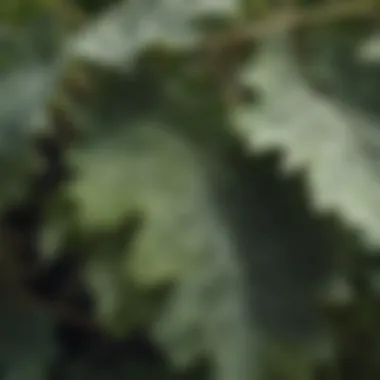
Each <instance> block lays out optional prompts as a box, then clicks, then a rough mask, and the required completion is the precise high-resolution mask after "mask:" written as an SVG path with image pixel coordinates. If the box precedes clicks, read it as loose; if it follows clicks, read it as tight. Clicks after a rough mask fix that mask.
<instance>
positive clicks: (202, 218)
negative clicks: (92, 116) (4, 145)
mask: <svg viewBox="0 0 380 380" xmlns="http://www.w3.org/2000/svg"><path fill="white" fill-rule="evenodd" d="M70 161H71V163H72V164H73V166H74V168H75V167H76V168H77V169H78V176H77V177H76V178H77V180H76V181H74V182H73V183H72V184H71V185H69V186H68V189H67V190H68V192H69V194H70V195H71V196H72V197H73V198H74V199H75V200H76V202H77V204H78V207H79V217H80V218H79V224H80V225H81V226H83V228H84V229H85V230H86V229H88V230H91V229H93V228H96V227H97V228H102V227H106V226H110V225H117V224H118V223H119V222H120V220H121V219H122V218H123V216H125V215H128V212H133V211H135V210H137V211H142V212H143V215H144V217H145V220H144V224H143V227H142V230H141V231H140V232H139V234H138V236H137V237H136V239H135V242H134V244H133V245H132V247H131V252H129V253H128V257H127V258H126V259H125V263H124V265H125V266H124V268H125V276H129V277H130V278H131V279H132V280H133V282H134V283H135V284H136V285H137V286H138V287H139V288H142V289H144V288H147V289H153V288H154V287H156V286H159V285H160V284H165V283H166V282H167V281H174V282H175V286H174V289H173V293H172V294H171V295H170V296H169V298H168V299H167V301H165V302H164V304H163V305H162V309H161V310H160V311H159V315H158V317H157V320H156V322H155V323H153V325H152V327H151V332H152V336H153V338H154V339H155V340H156V341H157V343H158V344H159V346H160V347H161V348H162V349H163V351H164V352H165V353H166V354H167V356H168V358H169V359H170V361H171V362H172V364H173V365H174V366H177V367H184V366H187V365H188V364H190V363H192V362H194V361H195V360H197V359H198V358H199V357H200V356H206V357H208V358H210V359H211V362H212V363H213V364H214V366H213V369H214V376H213V378H215V379H217V380H230V379H232V378H233V379H234V380H251V379H253V378H255V376H254V375H253V374H254V371H256V370H257V366H256V365H257V358H258V356H257V355H256V353H255V351H254V347H256V346H257V345H258V341H257V339H253V338H254V337H253V335H255V333H256V330H255V326H254V324H253V323H252V321H251V319H250V317H251V316H252V311H250V310H248V307H249V302H248V294H247V292H249V291H250V289H249V287H248V286H247V285H246V280H245V273H244V269H243V268H242V265H241V263H239V261H238V260H239V258H238V257H237V255H236V254H235V252H234V249H233V243H232V241H231V239H230V237H229V235H228V232H227V231H226V230H225V228H224V226H222V225H221V221H220V220H221V218H220V217H218V215H216V214H215V211H214V207H213V206H212V203H211V201H210V199H209V196H210V194H209V189H208V181H207V179H205V178H204V177H202V175H203V174H202V173H203V169H202V167H200V166H199V165H200V163H199V162H198V160H197V158H196V155H195V154H194V152H193V151H192V150H191V148H189V146H187V144H186V143H185V144H184V143H183V142H182V141H181V140H178V138H177V137H176V136H174V135H172V134H171V132H170V131H166V130H165V128H162V127H161V126H158V128H157V126H150V125H146V126H144V125H141V126H139V127H138V128H136V131H135V132H134V131H133V130H132V131H131V130H130V131H128V127H127V128H126V133H125V135H124V138H123V136H118V137H117V138H113V139H112V141H108V142H106V141H105V140H102V141H101V142H99V145H96V144H94V145H92V147H91V148H82V149H79V151H75V152H72V154H70ZM102 199H104V201H105V203H104V204H102V203H101V202H100V200H102ZM106 254H107V253H105V255H106ZM110 255H112V253H110ZM108 275H109V276H111V279H110V280H111V282H112V276H114V274H112V273H108ZM103 280H104V278H103ZM94 281H96V279H94ZM106 281H108V280H106ZM99 292H100V293H102V289H99ZM104 307H106V308H108V309H109V308H111V309H112V305H111V306H110V305H105V306H104ZM253 345H255V346H253ZM255 359H256V360H255Z"/></svg>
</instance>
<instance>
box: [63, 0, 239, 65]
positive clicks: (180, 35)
mask: <svg viewBox="0 0 380 380" xmlns="http://www.w3.org/2000/svg"><path fill="white" fill-rule="evenodd" d="M237 3H238V2H237V1H236V0H223V1H222V0H219V1H216V0H202V1H199V0H197V1H187V0H153V1H151V0H129V1H123V2H122V3H121V4H118V5H117V6H115V7H112V8H111V9H110V10H109V11H108V12H106V13H105V14H104V15H102V16H101V17H100V18H99V19H98V20H96V21H95V22H94V23H91V24H90V25H89V26H88V27H86V28H85V29H84V30H83V32H81V33H80V34H79V35H78V36H76V37H75V38H74V39H73V40H72V41H71V43H70V44H69V45H68V49H69V51H70V54H72V55H73V56H75V57H80V58H84V59H86V60H90V61H93V62H96V63H97V64H100V65H105V66H111V67H118V68H127V69H128V67H130V65H132V64H133V63H134V61H135V60H136V58H138V56H139V54H140V53H141V52H142V51H144V49H145V48H146V47H148V46H149V45H150V44H152V43H158V44H160V45H162V46H168V47H179V48H183V47H184V46H191V45H192V44H193V43H195V42H197V41H198V40H199V37H200V36H199V33H198V32H197V31H196V29H195V27H194V25H193V24H192V22H193V21H194V20H195V19H196V18H197V17H200V16H207V15H213V16H218V15H222V16H225V15H227V16H234V15H235V14H236V11H237V5H238V4H237Z"/></svg>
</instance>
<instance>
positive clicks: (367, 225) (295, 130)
mask: <svg viewBox="0 0 380 380" xmlns="http://www.w3.org/2000/svg"><path fill="white" fill-rule="evenodd" d="M288 48H289V45H288V43H287V41H285V40H283V41H269V42H267V43H266V44H264V46H263V48H262V51H261V52H260V53H259V55H258V57H257V60H256V61H254V62H251V63H250V64H249V65H248V67H247V69H246V71H245V72H244V75H243V81H244V83H245V84H247V85H249V86H254V87H255V88H256V89H258V90H259V93H260V95H261V98H260V100H259V104H258V105H255V106H245V107H241V108H239V109H237V110H234V113H233V118H234V122H235V125H236V128H237V129H238V131H239V132H240V133H241V134H242V135H243V136H244V138H245V139H246V140H247V144H248V145H249V146H250V147H251V148H253V149H254V150H256V151H265V150H270V149H279V150H280V151H282V152H283V156H284V157H283V165H284V171H285V172H287V171H293V170H294V171H296V170H298V169H301V168H304V169H306V175H307V178H308V180H309V184H310V192H311V197H312V201H313V202H314V205H315V207H316V209H317V210H321V211H331V210H332V211H335V212H337V213H338V214H339V215H341V216H342V217H343V218H344V220H346V221H348V222H349V223H351V224H352V225H353V227H355V228H357V229H358V230H360V232H362V234H363V238H364V240H365V241H366V243H367V244H368V245H369V246H370V247H371V248H378V247H379V246H380V182H379V179H380V167H379V165H378V162H379V160H378V157H376V155H379V152H380V149H379V147H380V129H377V128H379V127H380V125H379V126H377V125H376V124H375V123H374V122H373V121H372V120H369V118H368V117H366V116H365V115H359V114H357V113H355V112H354V111H353V110H351V109H349V108H345V107H344V106H343V105H341V104H339V103H337V102H333V101H331V100H328V99H326V98H325V97H323V96H322V95H320V94H317V93H316V92H314V91H313V90H312V89H311V88H310V87H309V86H308V84H307V83H306V81H305V80H304V79H303V78H302V76H301V75H300V73H299V71H298V67H297V63H296V62H295V61H294V60H293V56H292V52H291V50H290V49H288ZM369 149H371V151H369ZM371 154H372V156H370V155H371Z"/></svg>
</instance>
